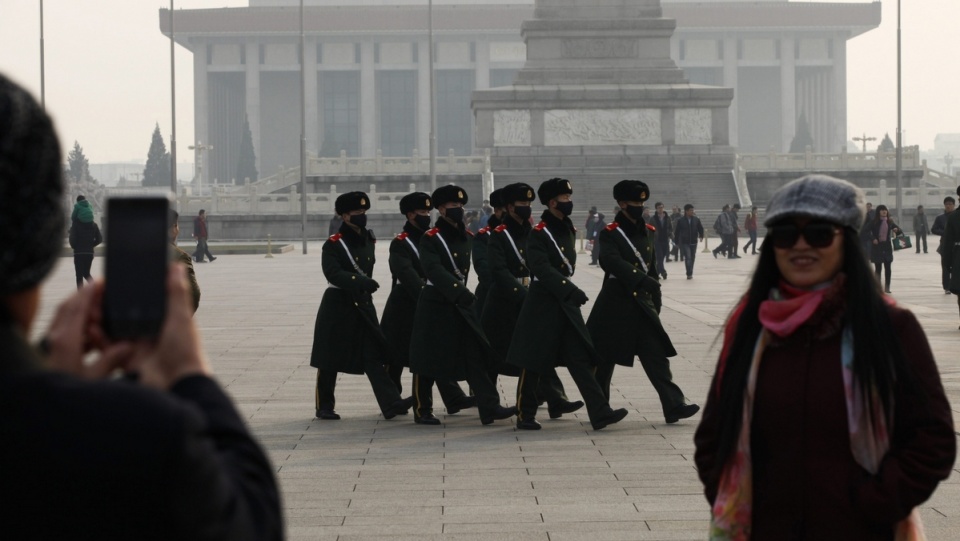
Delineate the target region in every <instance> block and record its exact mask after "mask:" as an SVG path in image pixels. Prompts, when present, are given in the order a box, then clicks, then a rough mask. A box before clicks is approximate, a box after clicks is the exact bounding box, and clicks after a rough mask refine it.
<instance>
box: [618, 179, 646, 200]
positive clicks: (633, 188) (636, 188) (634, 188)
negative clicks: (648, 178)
mask: <svg viewBox="0 0 960 541" xmlns="http://www.w3.org/2000/svg"><path fill="white" fill-rule="evenodd" d="M613 198H614V199H615V200H616V201H640V202H641V203H643V202H645V201H646V200H647V199H650V188H648V187H647V185H646V184H645V183H643V182H641V181H639V180H621V181H620V182H618V183H617V184H616V185H614V187H613Z"/></svg>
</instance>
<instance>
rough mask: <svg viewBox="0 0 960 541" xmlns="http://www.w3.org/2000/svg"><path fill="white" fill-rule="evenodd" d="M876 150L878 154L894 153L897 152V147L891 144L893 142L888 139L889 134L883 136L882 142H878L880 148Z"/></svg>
mask: <svg viewBox="0 0 960 541" xmlns="http://www.w3.org/2000/svg"><path fill="white" fill-rule="evenodd" d="M877 150H879V151H880V152H896V151H897V146H896V145H894V144H893V140H892V139H890V134H889V133H887V134H884V136H883V141H880V148H878V149H877Z"/></svg>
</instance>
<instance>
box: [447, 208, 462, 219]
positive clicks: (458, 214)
mask: <svg viewBox="0 0 960 541" xmlns="http://www.w3.org/2000/svg"><path fill="white" fill-rule="evenodd" d="M445 216H446V217H447V219H449V220H453V222H454V223H460V222H463V207H450V208H448V209H447V212H446V214H445Z"/></svg>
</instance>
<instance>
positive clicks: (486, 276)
mask: <svg viewBox="0 0 960 541" xmlns="http://www.w3.org/2000/svg"><path fill="white" fill-rule="evenodd" d="M501 192H502V190H493V191H492V192H490V205H491V207H493V215H491V216H490V217H489V218H487V225H485V226H484V227H481V228H480V230H478V231H477V234H476V236H475V237H473V247H472V252H473V272H474V273H475V274H476V275H477V288H476V289H475V290H474V291H473V294H474V295H476V296H477V302H476V303H474V305H473V306H474V309H475V310H476V312H477V317H478V318H479V317H481V316H482V314H483V307H484V306H485V305H486V302H487V293H488V292H489V291H490V286H491V285H492V282H493V277H492V276H490V264H489V263H488V256H487V250H488V248H487V244H488V243H489V242H490V236H491V232H492V231H493V228H495V227H497V226H498V225H500V216H502V215H503V201H501V199H500V194H501ZM491 379H493V378H491ZM494 382H496V380H494Z"/></svg>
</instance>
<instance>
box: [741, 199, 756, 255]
mask: <svg viewBox="0 0 960 541" xmlns="http://www.w3.org/2000/svg"><path fill="white" fill-rule="evenodd" d="M743 228H744V229H745V230H746V231H747V235H749V236H750V242H748V243H746V244H744V245H743V253H747V248H753V252H751V254H752V255H757V206H756V205H754V206H752V207H750V213H749V214H747V217H746V218H744V219H743Z"/></svg>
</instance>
